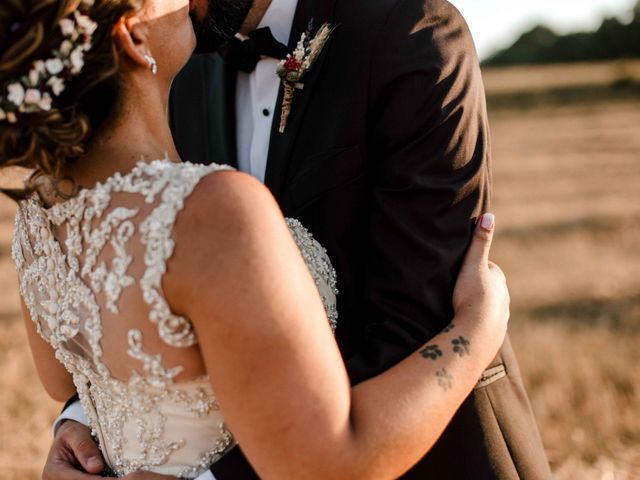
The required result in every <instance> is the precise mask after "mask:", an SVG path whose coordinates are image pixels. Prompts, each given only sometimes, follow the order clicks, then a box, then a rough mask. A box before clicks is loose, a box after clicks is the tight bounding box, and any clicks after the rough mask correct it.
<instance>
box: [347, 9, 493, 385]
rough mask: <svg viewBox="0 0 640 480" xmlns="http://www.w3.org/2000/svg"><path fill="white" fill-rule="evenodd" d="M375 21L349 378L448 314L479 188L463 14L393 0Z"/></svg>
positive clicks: (474, 74) (478, 106)
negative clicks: (382, 22)
mask: <svg viewBox="0 0 640 480" xmlns="http://www.w3.org/2000/svg"><path fill="white" fill-rule="evenodd" d="M382 32H383V33H382V34H381V36H380V38H379V39H378V45H377V47H376V49H375V54H374V61H373V68H372V81H371V99H372V100H371V106H370V111H371V112H372V116H371V118H370V122H369V125H370V132H371V134H370V139H371V143H370V145H369V148H370V152H371V153H370V155H371V157H370V161H371V165H370V168H371V171H372V172H373V177H374V178H373V180H372V181H373V183H374V186H373V196H372V202H371V211H370V223H369V232H368V240H369V245H368V248H369V249H368V252H367V254H368V258H367V260H366V262H364V263H365V264H366V265H367V271H366V274H365V279H366V284H365V289H364V291H365V294H364V298H363V307H364V308H363V309H362V315H361V321H364V322H368V324H367V325H366V328H365V329H364V335H363V337H362V338H361V339H360V348H359V350H358V352H357V354H356V355H355V356H354V357H353V358H351V359H350V360H349V361H348V362H347V367H348V370H349V374H350V376H351V379H352V381H353V382H354V383H359V382H361V381H363V380H365V379H367V378H370V377H372V376H374V375H376V374H378V373H380V372H382V371H384V370H387V369H388V368H390V367H391V366H393V365H394V364H396V363H398V362H399V361H400V360H402V359H403V358H405V357H406V356H407V355H409V354H410V353H411V352H413V351H414V350H415V349H416V348H418V347H419V346H420V345H422V344H423V343H424V342H425V341H426V340H427V339H429V338H431V337H433V336H435V335H436V334H437V333H438V332H439V331H440V330H442V329H443V328H444V327H445V326H446V325H447V324H448V323H449V322H450V320H451V318H452V317H453V309H452V305H451V299H452V292H453V287H454V284H455V280H456V277H457V274H458V270H459V267H460V265H461V262H462V259H463V256H464V253H465V251H466V249H467V246H468V243H469V240H470V238H471V234H472V230H473V225H474V223H475V218H476V217H477V216H478V215H479V214H481V213H482V211H483V210H484V209H485V208H486V206H487V203H488V199H489V186H490V169H489V156H490V146H489V131H488V125H487V116H486V106H485V97H484V88H483V85H482V80H481V74H480V68H479V62H478V58H477V54H476V51H475V47H474V45H473V41H472V39H471V36H470V34H469V31H468V29H467V26H466V24H465V22H464V20H463V18H462V17H461V15H460V14H459V12H458V11H457V10H456V9H455V8H454V7H452V6H451V5H450V4H449V3H448V2H445V1H443V0H436V1H426V2H425V1H424V0H401V1H399V2H398V4H397V5H396V8H395V10H394V12H393V13H392V14H391V16H390V18H389V20H388V23H387V25H386V26H385V28H383V29H382ZM409 32H411V33H409Z"/></svg>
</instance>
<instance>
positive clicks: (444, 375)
mask: <svg viewBox="0 0 640 480" xmlns="http://www.w3.org/2000/svg"><path fill="white" fill-rule="evenodd" d="M436 377H438V385H440V386H441V387H442V389H443V390H444V391H447V390H451V389H452V388H453V376H452V375H451V374H450V373H449V371H448V370H447V369H446V368H442V369H440V370H438V371H437V372H436Z"/></svg>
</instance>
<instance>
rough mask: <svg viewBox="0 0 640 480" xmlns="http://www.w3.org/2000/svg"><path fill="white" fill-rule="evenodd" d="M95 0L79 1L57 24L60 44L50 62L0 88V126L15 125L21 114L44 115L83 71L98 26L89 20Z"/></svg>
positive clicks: (37, 64) (38, 64) (38, 63)
mask: <svg viewBox="0 0 640 480" xmlns="http://www.w3.org/2000/svg"><path fill="white" fill-rule="evenodd" d="M94 1H95V0H82V1H81V2H80V6H79V7H78V9H76V10H75V11H74V12H73V13H72V14H70V15H69V16H67V17H66V18H63V19H62V20H60V22H59V23H58V26H59V27H60V32H61V33H62V36H63V37H64V40H63V41H62V43H61V44H60V46H59V47H58V48H57V49H54V50H53V51H52V54H51V58H47V59H44V60H42V59H41V60H36V61H34V62H33V64H32V65H31V69H30V70H29V72H28V73H27V74H26V75H24V76H23V77H21V78H19V79H17V80H15V81H13V82H11V83H9V84H8V85H6V86H4V87H1V86H0V122H3V121H8V122H9V123H16V122H17V121H18V115H19V114H21V113H27V114H28V113H39V112H48V111H50V110H51V108H52V104H53V97H59V96H60V95H61V94H62V92H64V90H65V88H66V82H67V81H68V80H69V79H71V77H74V76H77V75H78V74H79V73H80V72H81V71H82V68H83V67H84V64H85V59H84V57H85V53H86V52H88V51H89V50H91V46H92V38H93V34H94V33H95V31H96V29H97V28H98V24H97V23H96V22H94V21H93V20H92V19H91V17H90V16H89V9H90V8H91V7H92V6H93V4H94Z"/></svg>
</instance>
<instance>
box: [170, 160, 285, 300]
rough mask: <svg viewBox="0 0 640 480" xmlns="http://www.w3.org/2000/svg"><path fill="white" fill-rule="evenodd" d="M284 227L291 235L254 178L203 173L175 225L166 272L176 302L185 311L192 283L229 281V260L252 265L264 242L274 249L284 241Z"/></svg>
mask: <svg viewBox="0 0 640 480" xmlns="http://www.w3.org/2000/svg"><path fill="white" fill-rule="evenodd" d="M283 229H284V231H285V232H286V234H288V230H286V225H285V223H284V219H283V217H282V214H281V213H280V209H279V207H278V205H277V203H276V201H275V199H274V198H273V196H272V195H271V192H270V191H269V190H268V189H267V188H266V187H265V186H264V185H263V184H262V183H261V182H259V181H258V180H256V179H255V178H254V177H251V176H250V175H247V174H244V173H241V172H237V171H234V170H226V171H216V173H215V174H212V175H205V176H202V177H201V178H200V180H199V181H198V183H197V185H195V187H194V188H193V191H192V192H191V194H190V195H189V196H188V197H187V198H186V199H185V201H184V208H183V209H182V212H181V213H180V215H179V216H178V218H177V221H176V223H175V224H174V229H173V236H174V240H175V250H174V252H173V257H172V260H171V265H170V267H169V269H168V274H167V276H166V277H165V287H166V293H167V296H168V298H169V301H170V303H171V304H172V306H174V307H176V308H177V309H178V310H180V309H183V310H185V311H186V310H188V308H189V305H188V304H187V305H185V304H184V302H185V301H186V302H187V303H188V301H189V299H191V298H192V296H193V295H194V294H195V293H196V292H195V290H197V289H194V287H193V285H207V286H208V287H209V288H212V287H213V286H215V285H216V284H217V283H218V282H219V281H222V282H224V281H226V280H225V279H228V274H230V272H229V270H228V269H227V268H225V267H224V265H227V266H228V265H233V274H239V273H240V270H242V269H244V268H249V266H250V265H251V259H252V258H253V257H254V256H255V255H258V254H259V253H258V252H259V250H260V249H261V248H262V247H263V244H264V242H266V243H267V244H271V245H272V246H273V247H274V248H275V247H276V245H277V244H279V243H280V242H281V241H282V239H283V238H284V235H285V234H283V233H282V232H283ZM274 234H275V235H274ZM224 272H227V273H226V274H225V273H224Z"/></svg>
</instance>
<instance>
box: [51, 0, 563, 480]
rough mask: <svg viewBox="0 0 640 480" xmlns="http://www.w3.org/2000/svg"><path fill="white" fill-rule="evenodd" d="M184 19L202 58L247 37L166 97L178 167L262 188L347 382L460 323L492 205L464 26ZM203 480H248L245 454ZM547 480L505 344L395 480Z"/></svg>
mask: <svg viewBox="0 0 640 480" xmlns="http://www.w3.org/2000/svg"><path fill="white" fill-rule="evenodd" d="M192 6H193V10H194V11H193V15H194V18H195V24H196V27H197V31H198V34H199V49H200V50H201V51H209V52H211V51H214V50H216V49H217V48H218V46H219V43H220V42H219V40H221V39H224V38H225V37H226V38H228V37H229V36H231V35H232V34H233V33H235V32H236V31H237V28H238V27H239V26H240V24H242V28H241V29H240V31H241V32H242V35H240V36H239V38H234V39H233V40H232V41H231V42H230V43H229V44H228V45H227V46H226V47H225V48H224V49H223V54H222V55H218V54H203V55H196V56H194V57H193V59H192V61H191V62H190V63H189V65H188V66H187V67H186V68H185V70H184V71H183V72H182V73H181V75H180V76H179V78H178V79H176V82H175V85H174V88H173V92H172V97H171V104H170V108H171V112H172V120H171V121H172V128H173V131H174V134H175V138H176V142H177V144H178V147H179V151H180V153H181V155H182V157H183V159H184V160H187V161H193V162H204V163H211V162H215V163H227V164H231V165H234V166H236V167H238V168H239V169H241V170H243V171H245V172H248V173H251V174H252V175H254V176H256V177H258V178H260V179H262V180H263V181H264V182H265V183H266V185H267V186H268V187H269V188H270V189H271V191H272V192H273V195H274V196H275V197H276V199H277V200H278V202H279V204H280V206H281V208H282V210H283V212H284V214H285V215H286V216H289V217H295V218H298V219H299V220H300V221H301V222H302V223H303V224H304V225H305V226H306V227H307V228H308V229H309V230H310V231H311V232H312V233H313V234H314V236H315V237H316V238H317V240H318V241H320V243H321V244H323V245H324V246H326V248H327V250H328V252H329V255H330V256H331V258H332V260H333V263H334V266H335V268H336V270H337V273H338V281H339V285H338V287H339V289H340V295H339V312H340V318H339V326H338V330H337V335H336V336H337V341H338V343H339V346H340V348H341V351H342V354H343V357H344V359H345V362H346V365H347V369H348V372H349V375H350V377H351V380H352V382H353V383H358V382H361V381H363V380H365V379H367V378H370V377H372V376H374V375H376V374H378V373H380V372H382V371H384V370H386V369H388V368H390V367H391V366H393V365H394V364H396V363H398V362H399V361H400V360H402V359H403V358H404V357H406V356H408V355H409V354H410V353H412V352H414V351H415V350H416V349H417V348H418V347H419V346H420V345H422V344H424V343H425V342H426V341H427V340H428V339H429V338H431V337H433V336H434V335H435V334H437V333H438V332H439V331H440V330H442V329H443V328H444V327H445V326H446V325H447V324H448V323H449V321H450V319H451V318H452V316H453V310H452V305H451V300H450V299H451V298H452V290H453V286H454V281H455V278H456V275H457V272H458V269H459V267H460V264H461V261H462V258H463V255H464V253H465V250H466V247H467V244H468V242H469V240H470V238H471V233H472V229H473V226H474V219H475V218H477V217H478V216H479V215H480V214H481V213H482V212H483V211H484V210H485V209H486V207H487V205H488V201H489V194H490V183H491V173H490V145H489V129H488V124H487V115H486V107H485V99H484V90H483V85H482V80H481V76H480V70H479V65H478V60H477V56H476V53H475V48H474V45H473V42H472V40H471V37H470V35H469V32H468V30H467V26H466V24H465V22H464V20H463V19H462V17H461V16H460V14H459V13H458V11H457V10H456V9H455V8H454V7H452V6H451V5H450V4H449V3H448V2H446V1H445V0H254V1H253V2H252V1H251V0H194V1H192ZM222 19H224V20H222ZM325 23H328V24H330V25H331V26H332V27H333V32H332V34H331V36H330V37H329V38H328V40H327V41H326V43H324V44H323V45H320V42H318V43H316V45H315V46H316V47H317V48H318V49H319V51H320V54H319V56H318V58H317V60H316V61H315V63H313V65H312V66H311V67H310V69H309V70H308V71H307V72H306V73H305V75H304V76H302V78H299V79H295V81H292V82H290V84H289V87H290V91H293V96H292V98H291V97H290V98H287V99H285V98H284V97H285V94H284V90H285V89H284V87H283V85H282V82H281V80H280V78H279V77H278V76H277V74H276V72H277V70H278V65H279V62H280V60H281V59H282V58H284V57H285V56H286V54H287V53H292V52H293V51H294V50H295V48H296V44H297V43H298V41H299V40H300V38H301V36H302V35H303V34H306V35H307V39H309V38H313V37H314V35H315V34H316V33H317V32H318V30H319V29H320V27H321V26H322V25H324V24H325ZM298 67H299V65H297V64H295V63H293V64H292V63H289V64H288V65H287V68H288V69H289V70H288V71H293V72H294V73H295V71H296V68H298ZM309 375H313V372H309ZM69 423H72V422H69ZM82 428H84V427H82ZM61 430H63V431H62V432H61V433H60V434H59V435H58V438H57V440H56V442H55V443H54V447H53V449H52V453H51V456H50V459H49V464H48V465H47V467H46V468H49V469H50V471H52V470H51V466H52V463H51V462H52V458H54V459H55V458H58V457H60V456H61V455H62V454H61V453H60V452H61V451H62V449H63V448H65V445H66V446H67V447H68V446H69V444H72V445H71V448H73V442H77V439H78V438H81V437H82V435H78V433H77V432H78V430H76V432H75V433H74V435H76V436H75V437H74V440H70V439H69V438H67V439H66V440H65V438H64V435H65V432H68V431H69V429H61ZM67 435H71V434H69V433H67ZM61 437H62V438H61ZM65 441H66V444H65ZM212 473H213V475H215V478H216V479H217V480H228V479H229V480H236V479H239V480H242V479H249V478H255V473H253V471H252V469H251V467H250V466H249V464H248V463H247V462H246V460H245V459H244V457H243V456H242V452H241V451H240V449H239V448H235V449H234V450H233V451H232V452H230V453H229V454H227V455H226V456H225V457H224V458H223V459H222V460H221V461H220V462H219V463H217V464H216V465H215V466H214V468H213V469H212ZM550 477H551V474H550V471H549V467H548V463H547V460H546V457H545V454H544V450H543V447H542V444H541V441H540V437H539V434H538V431H537V428H536V425H535V422H534V419H533V416H532V412H531V409H530V405H529V402H528V399H527V395H526V393H525V391H524V388H523V385H522V380H521V377H520V373H519V370H518V365H517V363H516V360H515V358H514V356H513V352H512V350H511V346H510V343H509V341H508V340H507V341H506V343H505V345H504V347H503V349H502V351H501V353H500V354H499V356H498V357H497V358H496V359H495V361H494V362H493V364H492V365H490V368H488V369H487V371H486V372H485V374H484V375H483V377H482V378H481V379H480V380H479V382H478V385H477V387H476V389H475V391H474V392H473V394H472V395H471V396H470V397H469V398H468V399H467V401H466V402H465V403H464V404H463V405H462V407H461V408H460V410H459V412H458V413H457V415H456V416H455V417H454V419H453V420H452V422H451V424H450V426H449V427H448V429H447V430H446V431H445V433H444V434H443V436H442V437H441V439H440V440H439V442H438V443H437V444H436V446H435V447H434V448H433V449H432V450H431V451H430V452H429V454H428V455H427V456H426V457H425V458H424V459H423V460H422V461H420V462H419V463H418V464H417V465H416V466H415V467H414V468H413V469H412V470H411V471H410V472H408V473H407V474H406V475H405V476H404V477H403V478H407V479H425V478H434V479H460V480H463V479H464V480H466V479H474V480H476V479H487V480H489V479H496V478H500V479H517V478H525V479H547V478H550ZM50 478H60V479H65V478H68V479H71V478H72V477H71V476H69V477H67V476H63V475H62V474H60V473H56V474H54V475H51V476H50ZM137 478H145V477H144V474H143V475H141V476H139V477H137ZM149 478H151V476H150V477H149ZM202 478H203V479H204V478H212V476H211V473H207V476H206V477H202Z"/></svg>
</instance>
